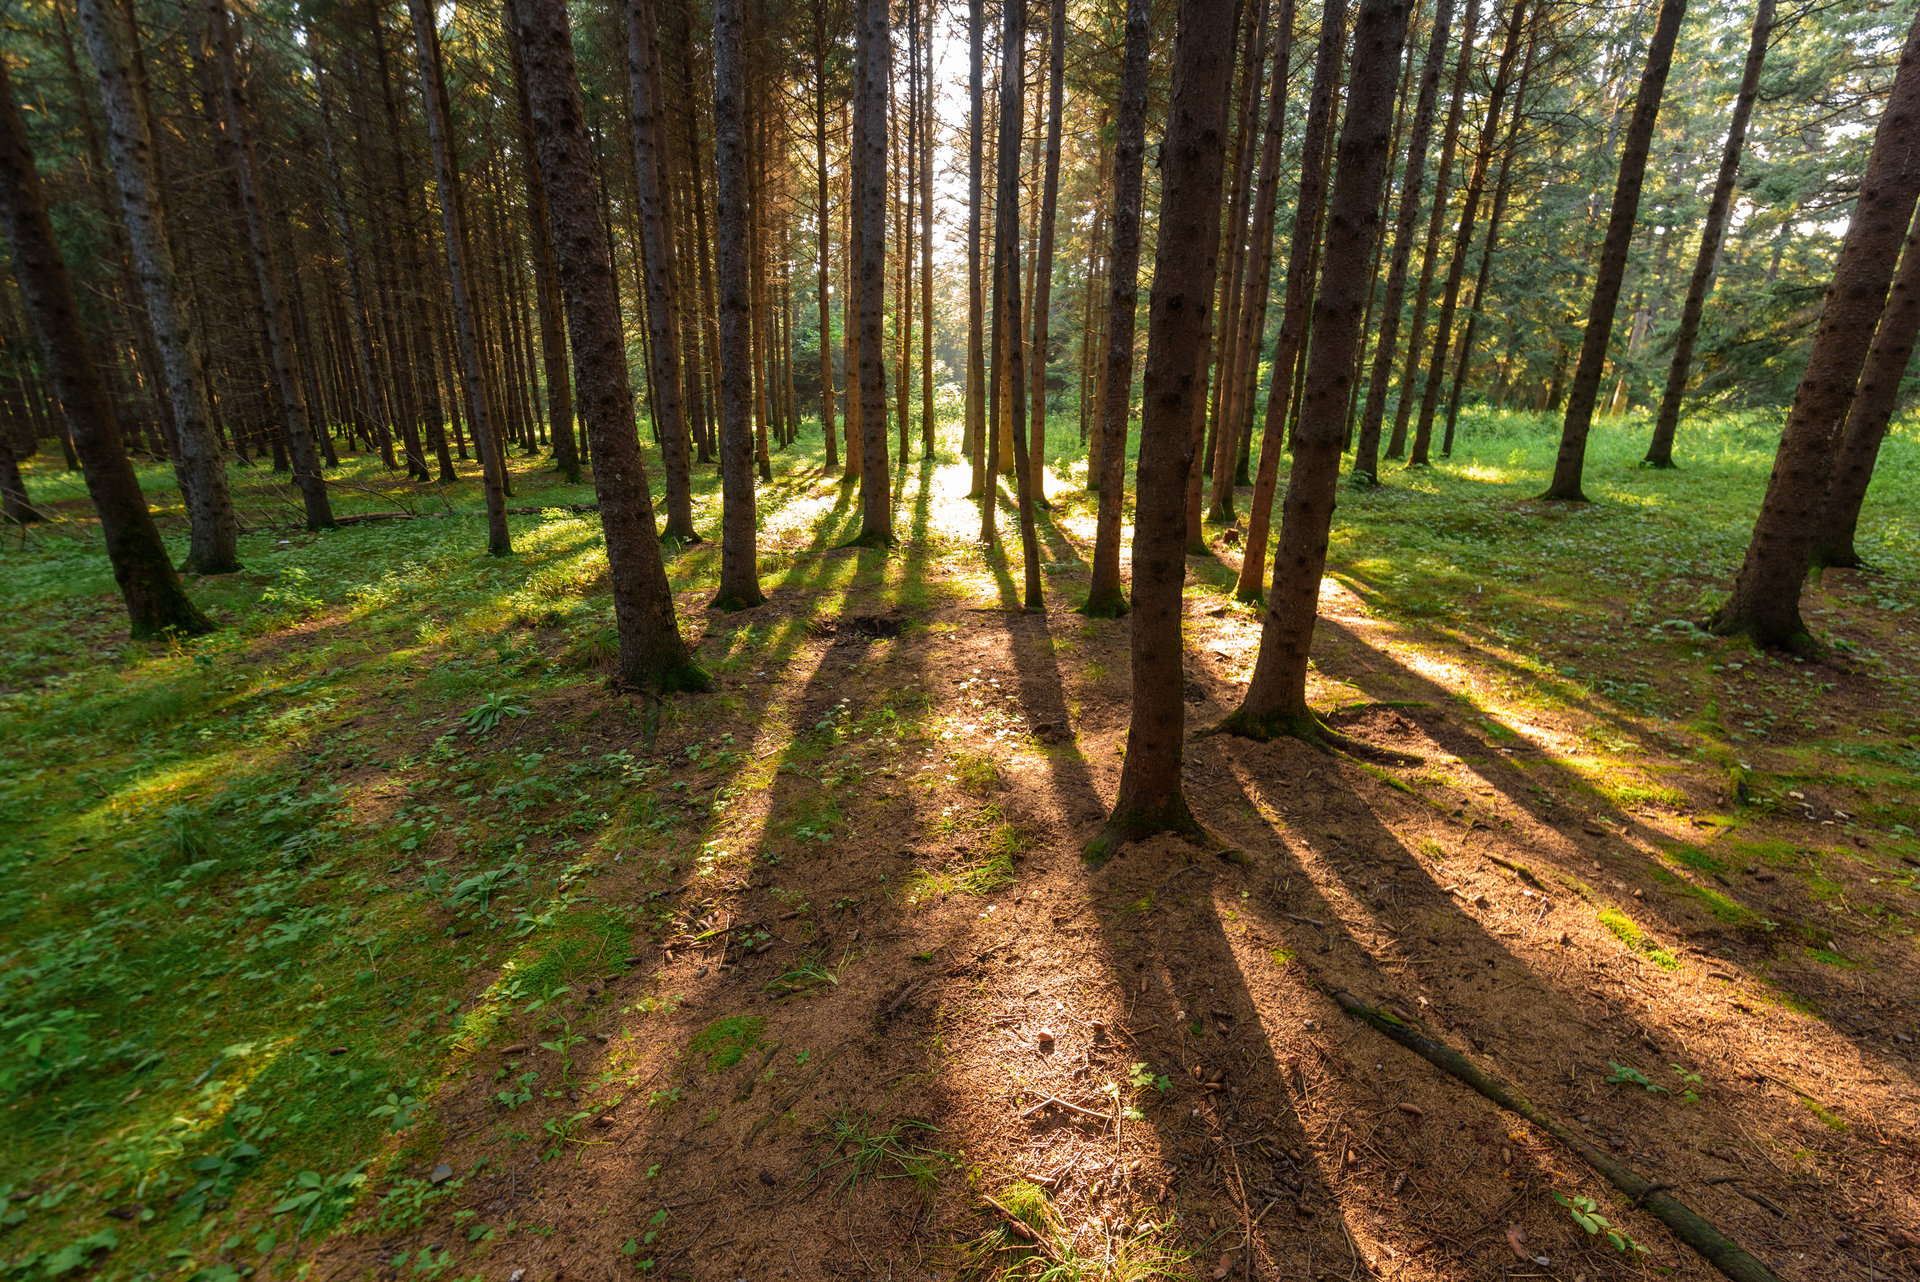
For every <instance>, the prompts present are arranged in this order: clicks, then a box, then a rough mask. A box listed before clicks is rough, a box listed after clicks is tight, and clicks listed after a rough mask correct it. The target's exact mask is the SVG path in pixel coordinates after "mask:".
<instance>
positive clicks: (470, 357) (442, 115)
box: [214, 0, 625, 556]
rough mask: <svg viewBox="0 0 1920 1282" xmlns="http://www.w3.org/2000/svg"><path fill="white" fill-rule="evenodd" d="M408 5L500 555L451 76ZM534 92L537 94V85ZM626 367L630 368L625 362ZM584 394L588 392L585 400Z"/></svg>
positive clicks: (456, 316)
mask: <svg viewBox="0 0 1920 1282" xmlns="http://www.w3.org/2000/svg"><path fill="white" fill-rule="evenodd" d="M214 3H216V4H221V3H225V0H214ZM407 7H408V9H409V11H410V12H411V13H412V15H413V35H414V44H415V47H416V52H417V54H418V56H419V66H420V96H421V99H422V100H423V101H424V103H425V105H426V114H427V136H428V139H429V140H430V141H431V143H432V145H433V175H434V184H435V186H436V187H437V188H438V190H439V193H440V231H441V240H442V242H443V243H444V245H445V248H446V254H447V286H448V289H449V290H450V291H451V295H452V305H453V326H454V342H455V345H456V346H457V347H458V349H459V353H460V370H461V375H462V377H463V379H464V381H465V385H466V395H467V400H468V403H469V409H468V417H469V418H470V420H471V421H472V423H473V442H474V448H475V450H476V451H477V452H478V454H479V456H480V473H481V482H482V485H483V486H484V488H485V491H486V496H487V551H488V552H489V553H490V554H492V555H494V556H506V555H507V554H509V553H510V552H512V551H513V539H512V536H511V535H510V534H508V532H507V490H506V460H505V459H503V458H501V457H500V438H499V436H498V435H497V434H496V432H495V431H494V422H493V414H492V412H491V411H490V409H489V408H488V403H487V389H486V384H485V381H484V376H483V375H482V373H481V367H480V339H479V332H478V328H477V324H476V318H475V314H474V299H473V277H472V275H471V274H470V273H469V272H468V270H467V259H468V247H467V218H466V210H465V208H464V197H463V194H462V191H461V187H460V167H459V163H458V157H457V156H456V154H455V150H454V139H453V123H452V119H451V113H450V112H449V111H448V110H447V82H446V76H445V74H444V73H443V71H442V70H441V65H440V32H439V29H438V28H437V27H436V26H435V25H434V8H433V5H432V3H431V0H408V2H407ZM521 54H522V55H523V57H525V58H527V59H531V58H532V57H533V52H532V50H530V49H527V48H526V47H525V43H524V35H523V39H522V48H521ZM529 70H531V68H529ZM528 94H529V96H531V94H532V90H531V89H529V90H528ZM551 194H552V193H551V192H550V193H549V196H551ZM574 234H575V235H579V234H582V233H581V229H579V228H576V229H574ZM611 319H612V321H613V323H614V325H615V327H616V330H617V328H618V325H619V313H618V312H617V311H616V312H615V313H614V314H613V316H612V318H611ZM574 341H575V343H576V344H578V342H579V341H580V339H579V337H578V336H576V337H575V340H574ZM621 368H622V369H623V370H624V369H625V365H624V364H623V365H622V367H621ZM584 396H585V393H584V391H583V393H582V398H583V399H584ZM583 412H584V410H583ZM589 430H591V429H589Z"/></svg>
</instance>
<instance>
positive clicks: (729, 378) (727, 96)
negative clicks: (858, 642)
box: [713, 0, 767, 610]
mask: <svg viewBox="0 0 1920 1282" xmlns="http://www.w3.org/2000/svg"><path fill="white" fill-rule="evenodd" d="M743 8H744V3H743V0H717V3H716V4H715V7H714V13H713V72H714V91H713V133H714V166H715V173H716V175H717V176H718V179H719V188H718V191H719V195H718V199H717V200H716V202H715V207H714V215H715V220H716V222H717V223H718V224H719V227H718V230H719V243H718V246H717V251H718V252H717V255H716V257H717V258H718V267H719V270H718V276H719V289H720V490H721V516H720V591H719V593H718V595H717V596H715V598H714V604H715V605H717V606H719V607H720V608H721V609H723V610H744V609H748V608H750V607H752V606H756V605H759V604H760V603H761V602H762V601H764V600H766V599H767V598H766V596H765V594H764V593H762V592H761V591H760V566H759V557H760V552H759V546H758V543H757V539H758V530H757V525H758V517H757V514H756V512H755V497H754V492H753V484H754V483H753V423H752V416H753V333H752V325H753V318H752V314H751V307H750V306H749V303H748V298H747V292H748V283H749V282H748V275H749V272H748V265H747V220H748V219H749V218H751V217H752V211H751V210H749V209H748V208H747V122H746V110H747V104H746V67H745V65H744V62H745V58H746V50H745V49H744V48H743V47H742V45H743V42H744V40H745V33H744V32H743V30H742V27H743V26H744V24H745V18H744V14H743Z"/></svg>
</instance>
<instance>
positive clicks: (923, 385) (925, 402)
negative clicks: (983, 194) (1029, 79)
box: [914, 0, 1039, 494]
mask: <svg viewBox="0 0 1920 1282" xmlns="http://www.w3.org/2000/svg"><path fill="white" fill-rule="evenodd" d="M914 2H915V3H917V2H918V0H914ZM934 15H935V9H934V5H933V0H927V19H926V21H927V45H926V52H925V53H924V54H923V55H922V58H921V61H922V64H923V66H924V69H925V72H926V80H925V81H924V83H923V85H922V87H921V96H920V102H921V107H920V457H921V458H922V459H923V460H931V459H932V458H933V448H934V418H933V121H934V105H933V104H934V85H933V21H934ZM1034 493H1035V494H1038V493H1039V491H1038V490H1035V491H1034Z"/></svg>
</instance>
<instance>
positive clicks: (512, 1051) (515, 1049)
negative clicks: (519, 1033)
mask: <svg viewBox="0 0 1920 1282" xmlns="http://www.w3.org/2000/svg"><path fill="white" fill-rule="evenodd" d="M526 1050H527V1043H525V1042H514V1043H512V1044H511V1045H508V1046H502V1047H501V1048H500V1053H501V1054H502V1055H520V1054H523V1053H525V1051H526Z"/></svg>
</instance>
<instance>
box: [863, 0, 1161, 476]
mask: <svg viewBox="0 0 1920 1282" xmlns="http://www.w3.org/2000/svg"><path fill="white" fill-rule="evenodd" d="M856 2H858V0H856ZM980 7H981V6H980V0H967V52H968V57H969V58H970V59H971V62H970V64H969V68H970V70H969V73H968V74H969V80H968V86H969V89H970V92H971V93H972V95H973V97H972V114H971V115H970V116H968V118H967V157H968V159H967V426H966V451H967V460H968V463H969V464H970V467H969V471H970V474H971V478H972V479H971V481H970V482H969V484H968V486H967V497H968V498H980V497H982V496H983V495H985V494H986V492H987V487H988V485H989V482H988V480H987V479H986V475H985V467H986V452H987V445H986V422H987V402H986V381H987V353H986V348H985V346H984V345H983V344H984V342H985V337H984V334H985V322H986V302H985V300H984V299H983V298H982V297H981V293H980V287H981V275H980V165H981V156H980V152H981V148H982V147H983V146H984V145H985V142H986V124H985V121H986V114H987V112H986V107H987V103H986V94H985V91H984V90H983V88H982V85H981V70H982V64H983V61H984V57H985V43H984V42H985V40H986V29H985V24H984V20H983V18H982V17H981V12H980ZM1122 92H1123V93H1124V92H1125V91H1124V90H1122Z"/></svg>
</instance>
